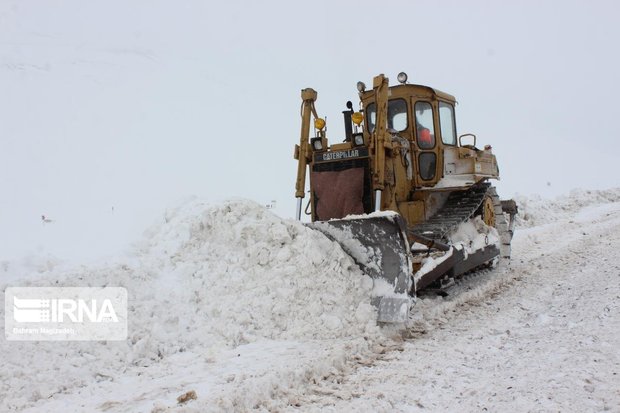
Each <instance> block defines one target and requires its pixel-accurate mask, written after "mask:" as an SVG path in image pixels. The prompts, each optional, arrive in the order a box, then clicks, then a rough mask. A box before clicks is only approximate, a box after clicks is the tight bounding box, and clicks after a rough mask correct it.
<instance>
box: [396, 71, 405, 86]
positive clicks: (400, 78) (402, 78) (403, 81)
mask: <svg viewBox="0 0 620 413" xmlns="http://www.w3.org/2000/svg"><path fill="white" fill-rule="evenodd" d="M396 78H397V79H398V81H399V82H400V83H401V84H403V85H404V84H405V83H407V73H405V72H400V73H399V74H398V76H397V77H396Z"/></svg>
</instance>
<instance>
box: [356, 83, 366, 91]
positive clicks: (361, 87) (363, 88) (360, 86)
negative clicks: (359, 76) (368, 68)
mask: <svg viewBox="0 0 620 413" xmlns="http://www.w3.org/2000/svg"><path fill="white" fill-rule="evenodd" d="M357 91H358V92H360V93H362V92H364V91H366V85H365V84H364V82H357Z"/></svg>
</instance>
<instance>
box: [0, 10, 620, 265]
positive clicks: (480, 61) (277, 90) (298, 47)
mask: <svg viewBox="0 0 620 413" xmlns="http://www.w3.org/2000/svg"><path fill="white" fill-rule="evenodd" d="M379 4H380V3H377V2H376V1H312V2H310V3H307V2H306V3H304V2H293V1H260V2H258V1H256V2H252V1H226V2H218V3H214V2H207V1H182V0H178V1H153V0H133V1H83V0H73V1H69V0H65V1H51V0H50V1H16V0H0V96H1V98H0V260H3V259H12V258H15V257H21V256H24V255H28V254H33V253H37V254H40V253H51V254H55V255H57V256H60V257H61V258H62V257H67V258H69V257H79V258H85V257H96V256H99V255H102V254H107V253H109V252H114V251H118V250H119V249H121V248H124V246H125V245H126V244H127V243H128V242H129V241H131V240H134V239H138V238H139V235H140V233H141V231H142V230H144V229H145V228H146V227H147V226H148V225H149V224H151V223H153V222H155V221H157V219H158V217H161V216H162V215H163V213H164V211H165V209H166V208H167V207H173V206H175V205H178V204H179V203H180V202H181V201H182V200H183V199H186V198H187V197H189V196H191V195H196V196H198V197H200V198H204V199H208V200H212V201H214V202H215V201H218V200H222V199H225V198H229V197H244V198H249V199H253V200H255V201H257V202H259V203H261V204H267V203H270V202H271V200H276V201H277V208H276V212H277V213H278V214H280V215H281V216H284V217H292V216H293V215H294V209H295V199H294V181H295V173H296V165H295V161H294V160H293V159H292V153H293V146H294V145H295V143H297V141H298V139H299V127H300V117H299V107H300V103H301V100H300V90H301V89H302V88H304V87H313V88H315V89H316V90H317V91H318V93H319V98H318V101H317V109H318V111H319V113H320V114H321V115H323V116H327V120H328V128H329V133H330V137H331V138H332V140H334V141H339V140H341V135H342V132H343V131H342V129H343V128H342V120H341V117H340V116H341V115H340V113H341V111H342V110H344V109H345V106H344V104H345V102H346V101H347V100H353V101H355V99H356V98H357V95H356V89H355V84H356V82H357V81H358V80H363V81H365V82H366V83H367V84H371V83H372V77H373V76H374V75H377V74H379V73H385V74H386V75H387V76H388V77H390V79H391V80H393V81H395V78H396V74H397V73H398V72H400V71H405V72H407V73H408V74H409V80H410V82H411V83H419V84H426V85H429V86H433V87H435V88H438V89H440V90H443V91H445V92H448V93H450V94H453V95H455V96H456V97H457V99H458V101H459V105H458V106H457V128H458V132H459V134H462V133H468V132H472V133H475V134H476V135H477V137H478V142H479V146H482V145H484V144H486V143H489V144H492V146H493V148H494V151H495V153H496V155H497V157H498V162H499V164H500V170H501V177H502V180H501V181H500V182H499V183H498V189H499V192H500V194H501V195H502V196H503V197H504V198H507V197H511V196H513V195H514V194H515V193H522V194H533V193H538V194H542V195H544V196H554V195H557V194H562V193H566V192H568V191H570V190H571V189H573V188H586V189H596V188H609V187H617V186H618V185H619V184H620V182H619V178H618V177H619V174H618V172H617V171H616V169H615V165H616V164H617V163H618V153H619V149H620V145H619V144H618V137H619V134H620V133H619V132H620V127H619V126H618V119H620V109H619V106H618V103H617V97H618V96H619V95H620V81H619V80H618V73H620V63H619V62H620V57H619V55H618V50H619V49H618V45H617V43H618V39H620V29H619V25H618V24H617V16H618V15H619V11H620V10H619V9H620V6H618V3H617V2H614V1H577V2H575V1H546V2H542V1H522V2H503V1H502V2H497V1H495V2H493V1H485V2H482V1H467V2H462V1H450V2H448V1H433V2H431V1H386V2H383V3H381V5H379ZM41 214H47V215H48V216H50V217H51V218H52V219H54V220H55V221H56V222H54V223H53V224H50V225H45V226H44V225H43V224H42V223H41V218H40V217H41Z"/></svg>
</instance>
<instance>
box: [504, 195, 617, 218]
mask: <svg viewBox="0 0 620 413" xmlns="http://www.w3.org/2000/svg"><path fill="white" fill-rule="evenodd" d="M515 201H517V205H518V207H519V214H518V215H517V225H518V226H521V227H534V226H539V225H544V224H547V223H551V222H555V221H558V220H561V219H568V218H569V217H570V216H571V215H572V214H574V213H575V212H577V211H579V210H581V209H582V208H584V207H587V206H591V205H601V204H608V203H612V202H619V201H620V188H612V189H607V190H584V189H574V190H572V191H571V192H570V193H569V194H568V195H564V196H560V197H557V198H556V199H553V200H549V199H545V198H543V197H541V196H540V195H532V196H525V195H517V196H515Z"/></svg>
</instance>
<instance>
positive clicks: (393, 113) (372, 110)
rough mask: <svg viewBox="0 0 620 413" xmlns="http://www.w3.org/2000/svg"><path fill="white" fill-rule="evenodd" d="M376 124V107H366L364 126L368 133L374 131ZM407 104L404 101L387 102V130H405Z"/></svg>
mask: <svg viewBox="0 0 620 413" xmlns="http://www.w3.org/2000/svg"><path fill="white" fill-rule="evenodd" d="M376 122H377V106H376V105H375V104H374V103H371V104H369V105H368V106H367V107H366V124H367V125H368V132H371V133H372V132H373V131H374V130H375V123H376ZM407 125H408V123H407V102H406V101H405V99H393V100H390V101H388V124H387V127H388V130H389V129H392V130H394V131H396V132H402V131H404V130H405V129H407Z"/></svg>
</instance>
